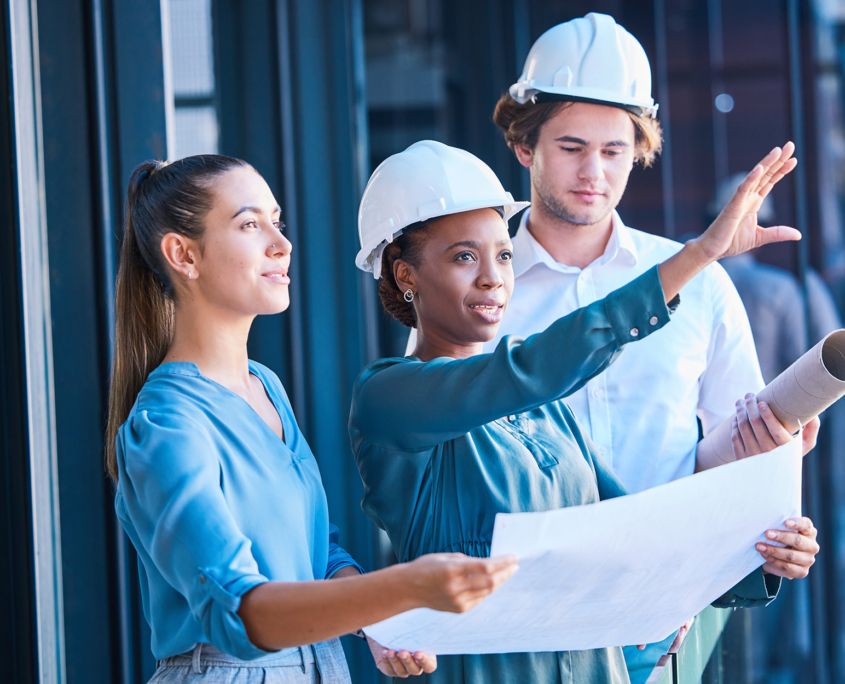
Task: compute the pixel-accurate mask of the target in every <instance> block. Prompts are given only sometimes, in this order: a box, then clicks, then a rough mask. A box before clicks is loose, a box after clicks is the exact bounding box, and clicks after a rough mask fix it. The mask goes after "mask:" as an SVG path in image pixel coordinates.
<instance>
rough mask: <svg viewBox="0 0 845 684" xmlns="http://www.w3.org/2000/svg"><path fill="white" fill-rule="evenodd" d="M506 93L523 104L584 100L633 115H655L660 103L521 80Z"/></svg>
mask: <svg viewBox="0 0 845 684" xmlns="http://www.w3.org/2000/svg"><path fill="white" fill-rule="evenodd" d="M520 89H522V91H523V94H522V96H521V97H517V95H515V94H514V93H517V94H518V93H519V91H520ZM508 94H509V95H510V96H511V97H512V98H513V99H514V100H515V101H516V102H518V103H519V104H525V103H527V102H529V101H533V102H536V103H537V104H540V103H546V102H586V103H588V104H598V105H605V106H607V107H618V108H620V109H624V110H626V111H629V112H631V114H633V115H634V116H637V117H642V116H656V115H657V110H658V108H659V107H660V105H658V104H656V103H655V102H654V100H649V101H645V102H643V101H639V100H635V99H632V98H622V97H618V96H617V95H616V94H614V93H608V92H604V91H601V90H597V89H593V88H577V89H575V88H553V87H538V86H537V85H531V86H530V87H527V84H525V83H522V82H517V83H514V84H513V85H512V86H511V87H510V88H509V89H508Z"/></svg>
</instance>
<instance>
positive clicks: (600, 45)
mask: <svg viewBox="0 0 845 684" xmlns="http://www.w3.org/2000/svg"><path fill="white" fill-rule="evenodd" d="M508 92H509V93H510V96H511V97H512V98H513V99H514V100H516V101H517V102H518V103H520V104H525V103H526V102H528V101H529V100H533V101H535V102H561V101H567V102H591V103H596V104H603V105H609V106H613V107H621V108H622V109H625V110H627V111H630V112H631V113H633V114H635V115H637V116H642V115H644V114H645V115H650V116H653V115H654V114H655V113H656V112H657V105H656V104H655V102H654V100H653V99H652V97H651V68H650V66H649V63H648V57H647V56H646V54H645V50H643V47H642V45H640V43H639V41H637V39H636V38H634V36H632V35H631V34H630V33H628V31H626V30H625V29H624V28H622V27H621V26H619V25H618V24H617V23H616V21H615V20H614V19H613V17H611V16H609V15H607V14H599V13H597V12H590V13H589V14H587V15H586V16H585V17H581V18H579V19H573V20H572V21H568V22H566V23H563V24H558V25H557V26H553V27H552V28H550V29H549V30H548V31H546V32H545V33H544V34H543V35H542V36H540V37H539V38H538V39H537V41H536V42H535V43H534V45H533V46H532V47H531V50H530V51H529V53H528V57H527V58H526V60H525V67H524V69H523V72H522V75H521V76H520V78H519V80H518V81H517V82H516V83H514V84H513V85H512V86H511V87H510V89H509V91H508Z"/></svg>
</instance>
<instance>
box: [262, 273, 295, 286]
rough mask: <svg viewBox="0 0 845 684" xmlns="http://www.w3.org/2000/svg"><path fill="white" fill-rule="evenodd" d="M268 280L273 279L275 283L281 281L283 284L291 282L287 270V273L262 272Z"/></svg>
mask: <svg viewBox="0 0 845 684" xmlns="http://www.w3.org/2000/svg"><path fill="white" fill-rule="evenodd" d="M262 275H263V276H264V277H265V278H267V279H268V280H272V281H273V282H274V283H281V284H282V285H287V284H289V283H290V278H289V277H288V274H287V272H285V273H263V274H262Z"/></svg>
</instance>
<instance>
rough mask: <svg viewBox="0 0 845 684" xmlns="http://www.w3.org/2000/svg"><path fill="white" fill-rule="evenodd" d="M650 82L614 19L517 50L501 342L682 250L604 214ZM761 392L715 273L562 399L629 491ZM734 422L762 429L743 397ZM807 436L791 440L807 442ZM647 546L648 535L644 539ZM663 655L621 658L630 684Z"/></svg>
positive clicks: (506, 126) (504, 114)
mask: <svg viewBox="0 0 845 684" xmlns="http://www.w3.org/2000/svg"><path fill="white" fill-rule="evenodd" d="M657 107H658V106H657V104H656V103H655V102H654V100H653V99H652V96H651V71H650V68H649V63H648V58H647V57H646V54H645V51H644V50H643V48H642V46H641V45H640V44H639V42H638V41H637V40H636V38H634V37H633V36H632V35H631V34H630V33H628V32H627V31H626V30H625V29H624V28H622V27H621V26H619V25H618V24H616V22H615V21H614V19H613V18H612V17H610V16H607V15H603V14H596V13H591V14H588V15H587V16H585V17H583V18H580V19H574V20H572V21H569V22H566V23H564V24H560V25H558V26H555V27H553V28H552V29H550V30H548V31H547V32H546V33H544V34H543V35H542V36H540V38H538V39H537V42H536V43H534V45H533V46H532V48H531V51H530V52H529V54H528V58H527V59H526V62H525V68H524V71H523V74H522V76H521V77H520V78H519V81H517V83H515V84H514V85H512V86H511V87H510V90H509V93H508V94H506V95H505V96H503V97H502V98H501V99H500V100H499V103H498V104H497V106H496V111H495V114H494V121H495V122H496V124H497V125H498V126H499V128H500V129H501V130H502V131H503V133H504V136H505V140H506V141H507V143H508V146H509V147H510V148H511V149H512V150H513V152H514V154H515V155H516V157H517V159H518V160H519V162H520V163H521V164H522V165H523V166H525V167H526V168H528V169H529V171H530V174H531V202H532V206H531V209H530V211H527V212H525V213H524V214H523V217H522V221H521V224H520V227H519V230H518V232H517V234H516V237H515V238H514V261H513V267H514V274H515V276H516V284H515V289H514V296H513V299H512V301H511V304H510V308H509V310H508V315H507V316H506V318H505V320H504V321H503V323H502V326H501V328H500V329H499V333H498V336H497V337H496V339H494V340H493V341H491V342H490V343H489V345H487V346H485V350H487V351H490V350H492V349H493V348H495V345H496V344H497V343H498V341H499V339H501V338H502V337H503V336H505V335H509V334H515V335H518V336H520V337H527V336H529V335H532V334H534V333H536V332H539V331H541V330H544V329H545V328H546V327H548V325H549V324H550V323H551V322H552V321H554V320H556V319H557V318H559V317H560V316H562V315H564V314H566V313H569V312H570V311H573V310H575V309H577V308H580V307H583V306H586V305H589V304H590V303H592V302H593V301H595V300H597V299H599V298H601V297H604V296H606V295H607V294H608V293H609V292H611V291H613V290H615V289H616V288H618V287H620V286H622V285H624V284H626V283H628V282H630V281H631V280H633V279H634V278H636V277H638V276H639V275H641V274H642V273H644V272H646V271H647V270H648V269H649V268H651V267H653V266H654V265H655V264H656V263H659V262H660V261H662V260H663V259H666V258H667V257H668V256H670V255H671V254H674V253H676V252H677V251H678V250H680V249H681V247H682V245H680V244H678V243H676V242H673V241H671V240H667V239H665V238H662V237H657V236H654V235H651V234H649V233H646V232H641V231H639V230H635V229H633V228H629V227H627V226H626V225H625V224H624V223H623V221H622V219H621V217H620V216H619V214H618V213H617V212H616V209H615V208H616V206H617V204H618V203H619V201H620V199H621V198H622V195H623V193H624V191H625V186H626V184H627V181H628V176H629V174H630V172H631V170H632V168H633V166H634V165H635V164H637V163H641V164H643V166H649V165H650V164H651V163H652V161H653V159H654V157H655V156H656V155H657V154H658V153H659V152H660V145H661V141H660V136H661V133H660V125H659V123H658V122H657V119H656V118H655V117H656V113H657ZM763 386H764V383H763V378H762V376H761V374H760V367H759V364H758V361H757V355H756V352H755V349H754V341H753V339H752V335H751V329H750V327H749V324H748V317H747V316H746V313H745V310H744V308H743V306H742V302H741V301H740V299H739V296H738V295H737V292H736V289H735V288H734V286H733V284H732V283H731V281H730V279H729V278H728V276H727V274H726V273H725V271H724V269H722V267H721V266H719V265H718V264H713V265H711V266H709V267H708V268H707V269H705V270H704V271H703V272H702V273H701V274H700V275H699V276H697V277H696V278H695V279H693V281H692V282H691V283H690V284H689V285H688V286H687V288H686V289H685V290H684V306H682V307H680V309H679V311H678V314H677V318H676V321H673V325H672V326H668V327H667V328H666V329H665V330H663V331H661V332H660V334H659V335H654V336H652V337H650V338H649V339H647V340H643V342H642V343H641V344H637V345H633V347H632V348H630V349H627V350H626V352H625V354H623V355H622V356H621V358H620V359H619V360H618V361H617V362H616V363H615V364H613V365H612V366H611V367H610V368H608V370H607V371H606V372H604V373H602V374H601V375H598V376H597V377H595V378H593V379H592V380H590V381H589V382H588V383H587V384H586V385H585V386H584V387H583V388H582V389H580V390H579V391H578V392H576V393H575V394H573V395H571V396H570V397H568V398H567V403H568V404H569V405H570V406H571V408H572V410H573V411H574V413H575V414H576V416H577V417H578V419H579V420H580V422H581V424H582V425H583V426H584V428H585V429H586V431H587V432H588V433H589V434H590V436H591V437H592V439H593V441H594V442H595V444H596V446H597V447H598V450H599V453H600V454H601V455H602V456H604V458H605V459H606V460H607V461H608V463H609V464H610V465H611V467H612V468H613V470H614V471H615V472H616V474H617V475H618V476H619V478H620V479H621V480H622V482H623V483H624V484H625V486H626V487H627V488H628V489H629V490H630V491H632V492H637V491H641V490H643V489H647V488H650V487H655V486H657V485H660V484H664V483H666V482H669V481H671V480H675V479H678V478H680V477H684V476H686V475H691V474H692V473H693V472H694V471H695V468H696V448H697V443H698V439H699V428H698V421H699V420H700V421H701V425H702V427H703V430H704V433H705V434H707V433H708V432H709V431H710V430H712V429H713V428H715V427H716V426H717V425H718V424H719V423H721V422H722V421H723V420H724V419H725V418H727V417H728V416H730V415H732V414H735V413H736V412H737V410H738V409H739V410H742V409H743V407H742V406H739V407H737V406H736V405H735V401H736V398H737V397H741V396H743V395H745V394H746V393H749V392H758V391H759V390H761V389H762V388H763ZM746 397H747V398H746V402H745V407H744V409H745V410H746V411H747V412H748V414H749V416H751V417H752V418H754V419H757V418H758V416H759V415H760V414H763V415H764V417H766V418H767V419H771V418H772V417H773V416H772V415H771V412H770V411H769V410H768V408H767V407H766V406H765V405H763V404H761V405H760V406H759V407H758V405H757V402H756V398H755V397H754V396H753V395H746ZM817 429H818V426H817V423H816V424H814V425H812V426H810V428H809V429H808V430H805V441H807V443H808V444H809V443H810V442H813V443H814V440H815V433H816V432H817ZM655 533H656V534H658V535H659V531H655ZM668 645H669V643H664V644H661V645H654V646H652V647H650V648H649V649H647V651H646V652H637V651H631V650H630V649H628V650H626V658H628V664H629V671H630V674H631V678H632V682H634V684H636V683H637V682H643V681H645V679H646V678H647V676H648V674H649V672H650V671H651V669H652V668H653V667H654V665H655V664H656V662H657V660H658V658H659V657H660V655H661V654H662V653H665V652H666V649H667V647H668Z"/></svg>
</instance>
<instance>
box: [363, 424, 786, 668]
mask: <svg viewBox="0 0 845 684" xmlns="http://www.w3.org/2000/svg"><path fill="white" fill-rule="evenodd" d="M800 492H801V443H800V439H798V440H793V441H792V442H790V443H789V444H787V445H785V446H783V447H781V448H780V449H776V450H775V451H772V452H771V453H768V454H763V455H761V456H755V457H753V458H747V459H744V460H742V461H738V462H735V463H731V464H730V465H726V466H724V467H721V468H714V469H713V470H708V471H706V472H703V473H699V474H697V475H693V476H691V477H687V478H684V479H681V480H677V481H675V482H670V483H669V484H666V485H662V486H660V487H655V488H654V489H649V490H646V491H644V492H640V493H639V494H632V495H630V496H624V497H621V498H618V499H611V500H609V501H602V502H601V503H596V504H591V505H588V506H573V507H571V508H562V509H560V510H555V511H548V512H545V513H516V514H510V515H506V514H502V513H500V514H499V515H497V516H496V524H495V528H494V531H493V545H492V549H491V551H492V555H500V554H505V553H516V554H517V555H518V556H519V566H520V568H519V571H518V572H517V573H516V574H515V575H514V576H513V577H512V578H511V579H509V580H508V581H507V582H505V584H504V585H502V587H501V588H500V589H499V590H498V591H496V592H495V593H493V594H492V595H491V596H489V597H488V598H487V599H485V600H484V601H483V602H482V603H481V604H479V605H478V606H476V607H475V608H473V609H472V610H470V611H469V612H466V613H462V614H460V615H458V614H454V613H441V612H437V611H434V610H429V609H427V608H420V609H417V610H412V611H409V612H407V613H403V614H402V615H397V616H396V617H393V618H390V619H388V620H385V621H383V622H379V623H378V624H375V625H371V626H369V627H365V628H364V631H365V632H366V633H367V634H368V635H369V636H370V637H372V638H373V639H375V640H376V641H377V642H379V643H380V644H382V645H383V646H386V647H388V648H394V649H397V650H398V649H408V650H409V651H412V652H413V651H415V650H423V651H427V652H429V653H434V654H447V653H514V652H525V651H570V650H583V649H590V648H603V647H607V646H625V645H628V644H645V643H652V642H655V641H660V640H662V639H665V638H666V637H667V636H669V634H671V633H672V632H674V631H675V630H677V629H678V628H679V627H680V626H681V625H682V624H684V623H685V622H686V621H687V620H688V619H689V618H691V617H692V616H693V615H695V614H697V613H699V612H700V611H701V610H703V609H704V608H705V607H706V606H707V605H708V604H710V603H712V602H713V601H714V600H716V599H717V598H719V597H720V596H722V594H724V593H725V592H727V591H729V590H730V589H731V587H733V586H734V585H735V584H736V583H737V582H738V581H739V580H741V579H742V578H744V577H745V576H746V575H748V574H749V573H750V572H752V571H753V570H755V569H756V568H757V567H759V566H760V565H761V564H762V563H763V559H762V557H761V556H760V554H759V553H757V551H755V549H754V544H755V543H756V542H758V541H762V540H763V535H764V533H765V531H766V530H767V529H770V528H773V527H782V523H783V522H784V521H785V520H786V519H787V518H789V517H793V516H796V515H799V512H800V508H801V502H800V496H801V494H800Z"/></svg>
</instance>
